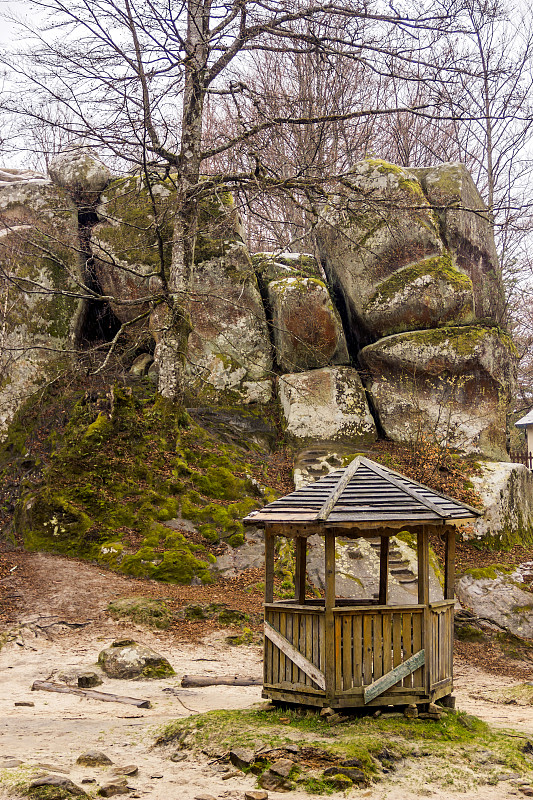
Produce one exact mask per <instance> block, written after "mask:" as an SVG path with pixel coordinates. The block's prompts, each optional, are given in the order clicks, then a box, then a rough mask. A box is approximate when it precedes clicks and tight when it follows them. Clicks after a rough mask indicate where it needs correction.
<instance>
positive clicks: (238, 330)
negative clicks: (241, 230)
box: [152, 243, 272, 403]
mask: <svg viewBox="0 0 533 800" xmlns="http://www.w3.org/2000/svg"><path fill="white" fill-rule="evenodd" d="M191 320H192V326H193V330H192V333H191V335H190V337H189V345H188V353H187V355H188V365H187V371H188V373H189V375H190V381H191V382H190V384H189V391H190V393H191V396H194V397H208V398H209V397H210V396H212V395H213V389H214V390H215V391H216V393H217V399H218V401H220V400H221V399H222V396H224V395H222V396H221V392H224V393H225V396H226V397H230V398H231V397H233V398H235V399H236V400H240V401H241V402H261V403H267V402H268V401H269V400H270V398H271V395H272V351H271V347H270V339H269V336H268V329H267V322H266V316H265V310H264V307H263V304H262V301H261V296H260V294H259V290H258V288H257V283H256V280H255V276H254V274H253V270H252V269H251V262H250V257H249V255H248V251H247V250H246V247H245V246H244V245H243V244H241V243H235V244H233V245H231V246H230V247H228V249H227V250H226V253H225V255H224V256H223V257H221V258H214V259H211V260H209V261H202V262H201V263H200V264H198V265H197V266H196V269H195V277H194V288H193V294H192V303H191ZM152 330H153V325H152ZM209 387H213V388H212V389H210V388H209Z"/></svg>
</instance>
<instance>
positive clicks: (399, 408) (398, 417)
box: [360, 326, 516, 460]
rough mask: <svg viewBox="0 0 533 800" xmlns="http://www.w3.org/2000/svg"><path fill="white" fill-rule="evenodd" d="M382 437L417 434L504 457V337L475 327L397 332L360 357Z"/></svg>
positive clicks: (509, 362) (511, 374) (507, 386)
mask: <svg viewBox="0 0 533 800" xmlns="http://www.w3.org/2000/svg"><path fill="white" fill-rule="evenodd" d="M360 357H361V361H362V363H363V364H364V365H365V366H366V367H367V369H368V370H369V373H370V380H369V382H368V390H369V392H370V394H371V396H372V399H373V403H374V406H375V408H376V409H377V412H378V414H379V419H380V422H381V425H382V426H383V429H384V430H385V432H386V434H387V436H388V437H389V438H391V439H392V440H393V441H397V442H409V441H416V439H417V437H420V436H421V435H422V434H424V435H429V436H431V437H434V438H435V439H436V440H437V441H440V442H445V443H446V444H447V445H448V446H451V447H457V448H458V449H460V450H463V451H465V452H472V453H478V454H481V455H485V456H486V457H488V458H496V459H499V460H506V458H507V452H506V443H505V430H506V412H507V405H508V398H509V394H510V391H511V389H512V386H513V383H514V380H515V369H516V351H515V348H514V345H513V344H512V341H511V339H510V337H509V336H508V334H506V333H505V332H503V331H501V330H500V329H498V328H495V327H494V328H485V327H482V326H466V327H449V328H439V329H435V330H426V331H413V332H409V333H400V334H396V335H394V336H388V337H386V338H384V339H380V340H379V341H378V342H376V343H375V344H372V345H368V346H367V347H365V348H364V349H363V350H362V351H361V354H360Z"/></svg>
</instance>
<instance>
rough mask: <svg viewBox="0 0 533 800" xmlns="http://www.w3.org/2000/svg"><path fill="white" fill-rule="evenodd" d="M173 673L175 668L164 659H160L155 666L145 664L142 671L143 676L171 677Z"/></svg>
mask: <svg viewBox="0 0 533 800" xmlns="http://www.w3.org/2000/svg"><path fill="white" fill-rule="evenodd" d="M175 674H176V672H175V670H174V669H173V668H172V667H171V666H170V664H169V663H168V661H165V660H163V661H161V663H159V664H158V665H157V666H155V665H153V664H147V665H146V667H144V669H143V671H142V677H143V678H155V679H157V678H171V677H172V676H173V675H175Z"/></svg>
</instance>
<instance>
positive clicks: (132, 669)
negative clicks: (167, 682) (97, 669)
mask: <svg viewBox="0 0 533 800" xmlns="http://www.w3.org/2000/svg"><path fill="white" fill-rule="evenodd" d="M98 663H99V665H100V666H101V667H102V669H103V671H104V672H105V674H106V675H107V676H108V677H109V678H122V679H131V678H168V677H169V676H171V675H174V670H173V669H172V667H171V666H170V664H169V662H168V661H167V659H166V658H165V657H164V656H162V655H160V654H159V653H157V652H156V651H155V650H152V649H151V648H150V647H146V645H143V644H137V642H134V641H132V640H131V639H123V640H119V641H115V642H113V643H112V645H111V646H110V647H107V648H106V649H105V650H102V651H101V652H100V654H99V655H98Z"/></svg>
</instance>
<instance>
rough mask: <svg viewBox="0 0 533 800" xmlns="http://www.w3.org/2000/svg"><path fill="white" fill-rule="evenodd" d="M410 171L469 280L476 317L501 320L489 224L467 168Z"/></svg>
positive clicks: (501, 305)
mask: <svg viewBox="0 0 533 800" xmlns="http://www.w3.org/2000/svg"><path fill="white" fill-rule="evenodd" d="M409 171H410V172H411V173H412V174H414V175H416V176H417V177H418V179H419V180H420V182H421V183H422V187H423V189H424V193H425V195H426V197H427V198H428V200H429V202H430V203H431V205H432V206H433V208H434V209H435V213H436V214H437V216H438V219H439V226H440V231H441V235H442V237H443V239H444V242H445V244H446V247H448V248H449V250H450V251H451V253H452V254H453V257H454V259H455V262H456V264H457V268H458V269H459V270H461V271H462V272H464V273H466V274H467V275H468V276H469V277H470V278H471V280H472V284H473V289H474V313H475V316H476V319H479V320H482V319H491V320H495V321H496V322H499V323H502V322H503V320H504V308H505V297H504V292H503V286H502V280H501V274H500V270H499V267H498V255H497V252H496V245H495V243H494V233H493V228H492V223H491V220H490V217H489V214H488V212H487V207H486V205H485V203H484V202H483V198H482V197H481V195H480V194H479V192H478V190H477V188H476V185H475V184H474V181H473V180H472V176H471V175H470V173H469V171H468V170H467V168H466V167H465V165H464V164H460V163H451V164H439V166H437V167H428V168H421V169H410V170H409Z"/></svg>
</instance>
